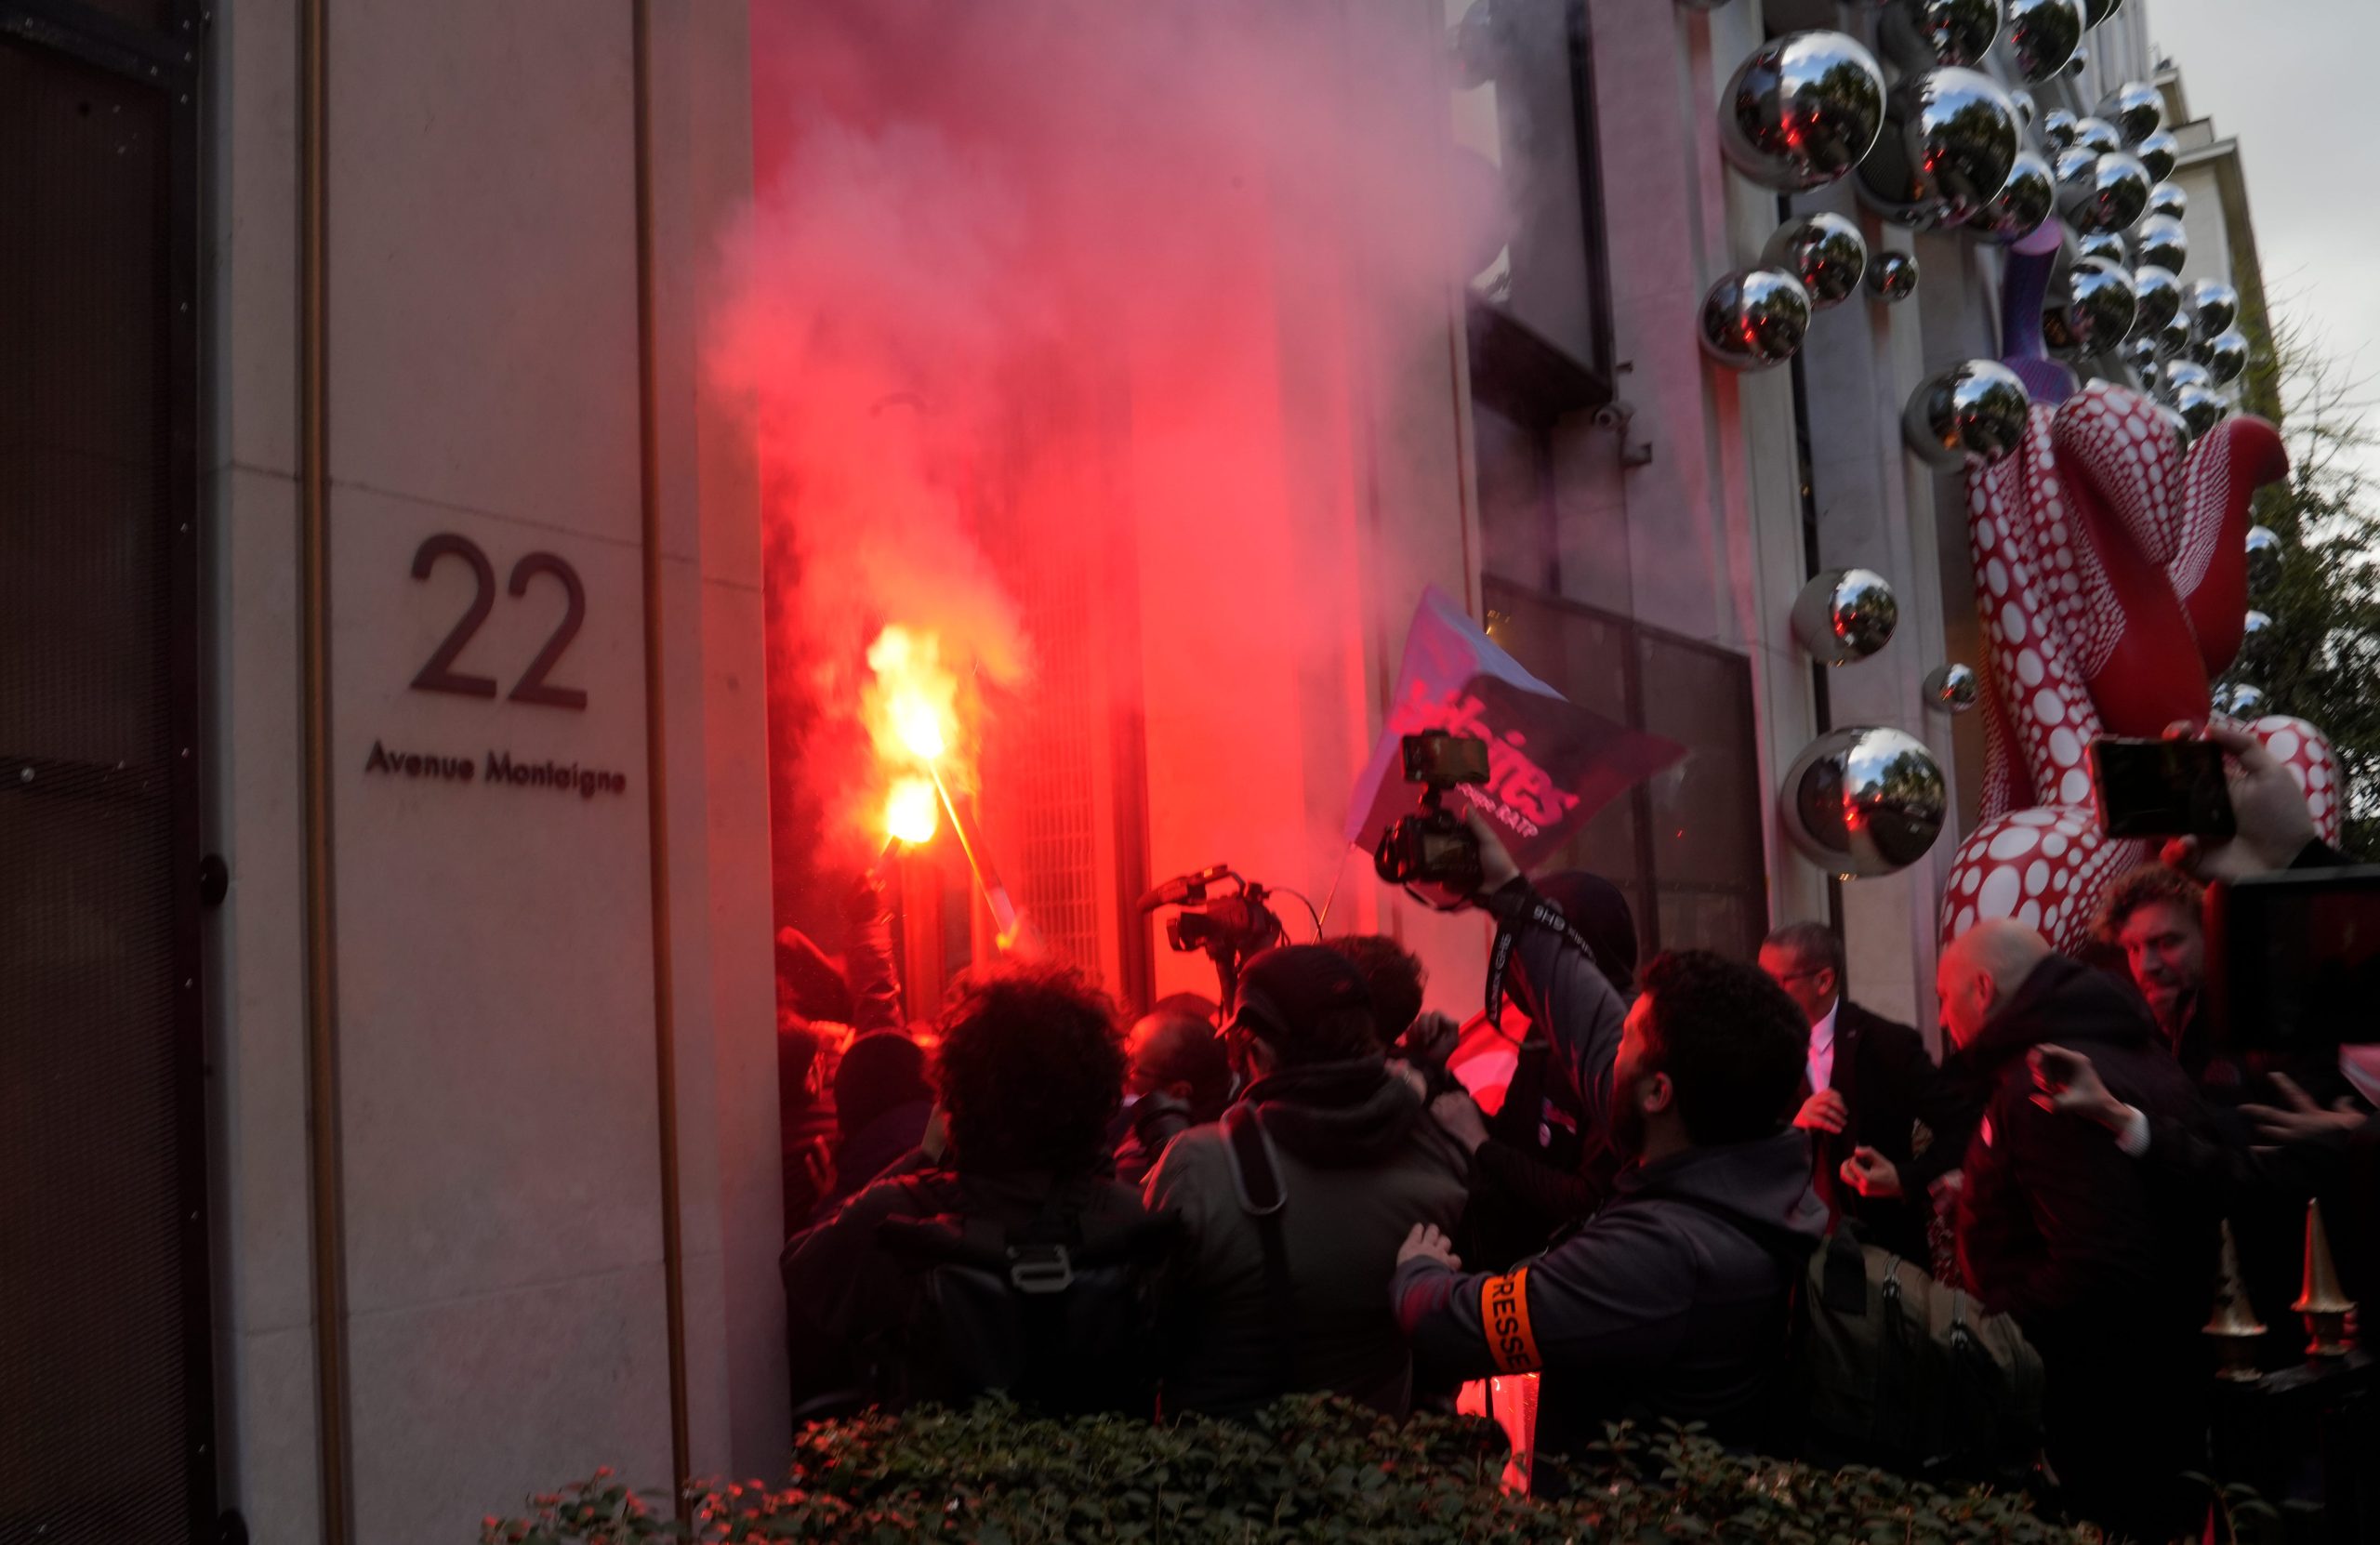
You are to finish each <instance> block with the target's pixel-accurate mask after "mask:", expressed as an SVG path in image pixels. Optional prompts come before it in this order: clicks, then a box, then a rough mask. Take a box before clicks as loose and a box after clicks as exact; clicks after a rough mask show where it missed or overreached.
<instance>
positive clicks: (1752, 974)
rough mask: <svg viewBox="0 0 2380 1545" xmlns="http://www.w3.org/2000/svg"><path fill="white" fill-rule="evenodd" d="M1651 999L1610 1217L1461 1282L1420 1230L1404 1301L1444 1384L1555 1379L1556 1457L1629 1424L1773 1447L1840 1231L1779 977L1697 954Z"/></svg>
mask: <svg viewBox="0 0 2380 1545" xmlns="http://www.w3.org/2000/svg"><path fill="white" fill-rule="evenodd" d="M1639 985H1640V989H1641V992H1640V996H1639V997H1637V999H1636V1001H1635V1003H1634V1005H1633V1007H1632V1008H1631V1009H1630V1010H1628V1015H1627V1019H1626V1022H1625V1024H1624V1026H1623V1028H1622V1031H1621V1035H1620V1048H1619V1051H1618V1055H1617V1057H1616V1059H1615V1061H1614V1063H1613V1066H1612V1068H1611V1072H1610V1076H1609V1083H1608V1088H1609V1090H1610V1093H1609V1097H1608V1098H1609V1115H1608V1130H1609V1133H1610V1136H1611V1140H1612V1142H1614V1144H1615V1145H1616V1146H1617V1147H1619V1148H1620V1150H1621V1151H1622V1152H1623V1153H1624V1154H1625V1155H1627V1156H1628V1158H1629V1160H1630V1162H1629V1164H1628V1165H1627V1167H1626V1168H1625V1169H1622V1170H1621V1171H1620V1176H1619V1178H1618V1180H1617V1181H1616V1182H1614V1186H1613V1195H1612V1197H1611V1200H1610V1201H1609V1202H1608V1203H1607V1205H1606V1206H1605V1207H1604V1208H1603V1209H1602V1210H1601V1211H1599V1212H1597V1213H1596V1214H1595V1215H1594V1216H1593V1218H1591V1219H1589V1220H1588V1221H1586V1222H1585V1223H1583V1224H1581V1225H1580V1226H1579V1227H1578V1229H1577V1230H1576V1232H1574V1233H1571V1234H1570V1235H1567V1237H1564V1238H1562V1239H1560V1240H1558V1241H1557V1242H1556V1243H1555V1244H1554V1246H1553V1248H1550V1249H1548V1250H1547V1251H1546V1252H1545V1253H1544V1254H1543V1255H1540V1256H1538V1257H1536V1258H1534V1259H1533V1260H1530V1261H1524V1262H1523V1263H1522V1264H1520V1265H1519V1266H1517V1267H1515V1268H1514V1270H1513V1271H1512V1272H1510V1273H1508V1274H1497V1275H1478V1274H1474V1275H1468V1276H1466V1275H1464V1274H1462V1272H1461V1261H1460V1260H1458V1259H1457V1258H1456V1256H1455V1254H1454V1252H1453V1248H1452V1247H1451V1246H1450V1244H1449V1243H1448V1240H1447V1237H1446V1236H1445V1235H1443V1234H1442V1233H1441V1232H1440V1231H1439V1230H1437V1229H1436V1228H1435V1227H1431V1226H1428V1225H1425V1224H1416V1225H1415V1226H1414V1228H1413V1229H1412V1231H1411V1233H1410V1234H1409V1235H1408V1237H1407V1239H1406V1243H1405V1247H1404V1248H1403V1250H1402V1251H1401V1252H1400V1253H1399V1256H1398V1265H1397V1272H1396V1276H1395V1282H1394V1283H1393V1285H1392V1287H1391V1298H1392V1300H1393V1301H1394V1302H1395V1307H1396V1314H1397V1317H1398V1320H1399V1321H1400V1323H1402V1325H1403V1326H1404V1327H1405V1331H1406V1334H1407V1335H1408V1337H1410V1338H1411V1340H1412V1342H1413V1348H1414V1354H1415V1356H1416V1358H1417V1360H1418V1361H1419V1362H1420V1364H1421V1366H1422V1367H1423V1368H1425V1369H1427V1370H1429V1371H1431V1372H1433V1373H1435V1374H1436V1375H1438V1376H1440V1377H1443V1378H1454V1379H1476V1378H1482V1377H1485V1376H1487V1375H1489V1374H1495V1373H1522V1372H1527V1371H1530V1370H1532V1369H1542V1370H1544V1376H1545V1377H1544V1382H1543V1384H1542V1387H1541V1388H1540V1395H1539V1404H1538V1419H1537V1420H1538V1425H1537V1442H1538V1447H1539V1449H1540V1451H1541V1452H1546V1453H1556V1454H1561V1453H1569V1454H1575V1453H1578V1452H1580V1450H1582V1449H1583V1447H1584V1446H1586V1445H1587V1444H1590V1443H1592V1442H1594V1441H1596V1440H1597V1439H1599V1438H1601V1437H1602V1436H1603V1433H1604V1429H1605V1424H1606V1423H1607V1422H1612V1421H1618V1420H1636V1421H1639V1422H1651V1421H1655V1420H1673V1421H1680V1422H1701V1423H1704V1424H1705V1425H1706V1426H1707V1427H1708V1429H1709V1431H1710V1432H1711V1433H1712V1435H1713V1436H1714V1437H1716V1438H1718V1439H1719V1440H1720V1441H1722V1442H1724V1443H1729V1444H1735V1445H1739V1446H1768V1445H1771V1444H1773V1443H1774V1442H1775V1441H1776V1440H1777V1438H1778V1427H1777V1425H1776V1423H1777V1421H1778V1418H1779V1415H1780V1413H1778V1411H1777V1410H1776V1408H1775V1407H1776V1405H1777V1401H1776V1399H1775V1396H1776V1395H1777V1393H1778V1382H1779V1380H1778V1375H1779V1374H1780V1372H1781V1371H1782V1365H1783V1362H1784V1358H1785V1354H1786V1351H1787V1344H1788V1342H1787V1338H1788V1332H1789V1327H1790V1307H1791V1303H1792V1290H1793V1287H1794V1286H1795V1285H1796V1284H1797V1283H1798V1282H1800V1281H1801V1279H1802V1275H1803V1272H1804V1270H1805V1267H1806V1264H1807V1261H1808V1258H1809V1255H1810V1252H1811V1251H1812V1250H1813V1249H1815V1248H1817V1246H1818V1241H1819V1240H1820V1238H1821V1237H1823V1235H1824V1234H1825V1231H1826V1223H1827V1212H1826V1208H1825V1206H1824V1205H1823V1204H1822V1203H1820V1202H1819V1200H1818V1195H1817V1194H1816V1193H1815V1192H1814V1191H1812V1189H1811V1187H1810V1156H1809V1147H1808V1144H1807V1143H1806V1142H1805V1140H1804V1138H1803V1136H1802V1134H1801V1133H1800V1132H1799V1131H1796V1130H1795V1129H1792V1127H1791V1126H1790V1125H1789V1118H1790V1117H1791V1116H1792V1110H1793V1107H1794V1104H1795V1100H1794V1096H1795V1094H1796V1093H1797V1092H1798V1090H1799V1088H1800V1085H1801V1080H1802V1074H1803V1064H1804V1062H1805V1058H1806V1056H1807V1054H1808V1050H1809V1024H1808V1022H1807V1021H1806V1020H1805V1018H1804V1016H1803V1014H1802V1012H1801V1010H1798V1009H1797V1008H1795V1007H1794V1005H1793V1000H1792V998H1790V997H1787V996H1786V995H1785V992H1784V989H1782V988H1781V987H1779V986H1778V985H1777V984H1776V983H1774V982H1772V981H1770V980H1769V979H1768V978H1767V977H1766V976H1765V975H1763V974H1762V973H1761V972H1759V971H1755V970H1754V969H1752V967H1750V966H1746V965H1742V964H1739V963H1738V962H1736V961H1732V960H1728V959H1726V958H1723V957H1719V956H1716V955H1712V954H1709V953H1707V952H1703V951H1699V950H1689V951H1686V952H1684V953H1681V954H1673V955H1663V956H1660V957H1656V958H1655V959H1654V960H1653V961H1652V962H1651V963H1650V964H1649V965H1647V966H1646V968H1645V971H1644V974H1643V977H1642V979H1641V982H1640V984H1639ZM1772 1451H1773V1450H1772Z"/></svg>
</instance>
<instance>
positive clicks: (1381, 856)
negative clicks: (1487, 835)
mask: <svg viewBox="0 0 2380 1545" xmlns="http://www.w3.org/2000/svg"><path fill="white" fill-rule="evenodd" d="M1402 749H1403V752H1404V758H1405V781H1406V782H1407V783H1408V784H1420V785H1421V809H1420V810H1419V811H1416V812H1414V813H1413V814H1411V815H1407V816H1403V817H1400V818H1399V819H1398V820H1397V822H1396V824H1395V825H1392V826H1390V827H1389V828H1388V830H1386V831H1385V832H1382V834H1381V839H1380V847H1379V849H1378V850H1377V851H1376V852H1374V853H1373V854H1372V867H1373V868H1374V869H1375V870H1377V871H1378V872H1379V874H1380V878H1382V879H1384V880H1386V881H1387V882H1388V883H1389V884H1391V885H1438V886H1443V887H1445V888H1446V889H1447V890H1449V891H1454V892H1455V893H1457V894H1458V895H1462V896H1469V895H1471V894H1472V893H1473V892H1474V891H1477V890H1478V889H1479V884H1480V879H1481V870H1480V866H1479V842H1478V839H1475V838H1474V837H1473V836H1472V835H1471V831H1470V828H1469V827H1467V826H1465V825H1463V824H1462V817H1461V815H1458V814H1457V813H1455V812H1453V811H1450V810H1448V809H1447V808H1446V803H1445V801H1446V797H1447V795H1448V792H1449V791H1451V790H1453V789H1456V788H1460V787H1461V786H1464V785H1466V784H1468V785H1481V784H1485V783H1486V782H1487V781H1488V743H1487V742H1486V741H1484V740H1477V739H1474V738H1473V737H1471V736H1469V735H1457V734H1453V733H1448V731H1445V730H1425V731H1423V732H1422V733H1420V734H1418V735H1407V736H1406V737H1405V739H1404V741H1403V743H1402Z"/></svg>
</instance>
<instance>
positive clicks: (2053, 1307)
mask: <svg viewBox="0 0 2380 1545" xmlns="http://www.w3.org/2000/svg"><path fill="white" fill-rule="evenodd" d="M2045 1041H2046V1042H2052V1043H2055V1044H2056V1045H2059V1046H2065V1047H2069V1048H2071V1049H2073V1050H2076V1051H2080V1052H2082V1053H2083V1054H2084V1055H2086V1056H2088V1057H2089V1058H2090V1059H2091V1061H2092V1063H2093V1064H2094V1065H2095V1066H2096V1068H2097V1069H2098V1072H2099V1076H2100V1077H2101V1078H2102V1079H2103V1080H2105V1082H2106V1083H2107V1086H2108V1088H2109V1089H2111V1090H2113V1091H2114V1093H2115V1095H2116V1097H2117V1098H2118V1099H2120V1100H2122V1101H2123V1102H2124V1103H2126V1104H2130V1105H2134V1106H2136V1107H2138V1108H2139V1109H2141V1110H2143V1111H2145V1112H2147V1113H2148V1114H2149V1116H2150V1118H2151V1119H2152V1120H2153V1119H2155V1118H2157V1117H2160V1116H2163V1117H2169V1118H2171V1119H2173V1120H2175V1121H2177V1122H2180V1123H2182V1124H2183V1125H2184V1126H2185V1127H2186V1128H2187V1129H2189V1130H2191V1131H2194V1132H2197V1133H2199V1134H2200V1135H2202V1136H2203V1137H2206V1138H2208V1139H2210V1140H2212V1139H2213V1137H2214V1135H2215V1129H2214V1124H2213V1120H2212V1117H2211V1116H2210V1115H2209V1113H2208V1112H2207V1110H2206V1107H2205V1105H2204V1103H2202V1101H2201V1100H2200V1098H2199V1095H2198V1091H2197V1089H2195V1088H2194V1087H2193V1086H2192V1085H2191V1082H2190V1079H2189V1076H2188V1074H2187V1073H2185V1072H2183V1070H2182V1066H2181V1064H2180V1063H2177V1062H2175V1060H2174V1056H2173V1053H2172V1052H2171V1051H2170V1050H2167V1048H2166V1045H2165V1042H2164V1039H2163V1037H2162V1036H2161V1035H2160V1034H2159V1033H2158V1030H2157V1025H2156V1023H2155V1022H2154V1021H2153V1020H2151V1019H2150V1018H2149V1015H2148V1013H2147V1012H2146V1010H2143V1009H2142V1008H2141V1006H2140V1004H2139V1002H2138V1000H2137V999H2136V998H2135V997H2132V996H2131V995H2130V994H2128V993H2127V992H2126V991H2125V990H2124V989H2123V988H2122V987H2120V986H2118V985H2117V984H2115V983H2113V982H2110V981H2109V980H2108V979H2107V977H2105V976H2104V975H2102V974H2101V973H2099V972H2097V971H2093V970H2092V969H2091V968H2089V967H2088V966H2084V965H2082V964H2080V963H2079V962H2077V961H2073V960H2069V959H2067V958H2065V957H2062V956H2052V957H2050V958H2048V959H2046V960H2044V961H2043V962H2042V963H2041V964H2040V965H2039V966H2037V967H2035V968H2034V969H2033V971H2032V974H2031V975H2030V976H2028V977H2026V978H2025V981H2024V984H2023V985H2021V986H2019V987H2018V988H2017V989H2016V993H2015V994H2014V995H2013V996H2012V997H2010V999H2009V1000H2008V1002H2007V1003H2006V1004H2005V1005H2004V1006H2003V1007H2002V1008H2001V1009H2000V1010H1999V1011H1998V1012H1996V1013H1994V1014H1993V1015H1992V1016H1991V1018H1990V1021H1989V1022H1988V1023H1986V1024H1985V1025H1984V1027H1983V1030H1982V1033H1981V1034H1979V1035H1978V1036H1977V1037H1976V1038H1975V1040H1974V1041H1973V1042H1972V1043H1971V1044H1969V1045H1968V1046H1967V1047H1966V1048H1965V1050H1964V1055H1965V1059H1966V1065H1967V1067H1968V1069H1969V1071H1970V1072H1971V1073H1972V1074H1973V1075H1974V1076H1977V1077H1979V1078H1981V1079H1982V1080H1984V1082H1985V1085H1986V1087H1987V1088H1988V1089H1989V1090H1990V1096H1989V1102H1988V1103H1987V1105H1986V1108H1985V1114H1984V1117H1983V1120H1982V1123H1981V1125H1980V1126H1978V1128H1977V1130H1976V1135H1975V1138H1974V1141H1973V1142H1970V1143H1969V1144H1968V1147H1967V1155H1966V1166H1965V1168H1966V1177H1967V1178H1966V1186H1965V1189H1964V1192H1963V1194H1962V1195H1961V1198H1960V1204H1959V1260H1960V1264H1961V1267H1962V1269H1963V1270H1964V1274H1965V1275H1966V1277H1967V1280H1968V1284H1969V1286H1970V1287H1973V1288H1974V1289H1975V1292H1976V1295H1977V1297H1978V1298H1980V1299H1981V1300H1982V1301H1983V1302H1984V1304H1985V1305H1986V1306H1987V1307H1988V1308H1990V1310H1992V1311H1993V1312H1994V1313H1996V1314H2014V1315H2015V1316H2016V1321H2017V1323H2018V1324H2019V1325H2021V1326H2023V1327H2024V1328H2025V1334H2026V1335H2027V1336H2029V1337H2030V1338H2031V1339H2032V1340H2033V1342H2034V1344H2035V1345H2037V1346H2039V1347H2040V1348H2041V1349H2042V1354H2043V1358H2044V1359H2046V1360H2048V1361H2049V1362H2050V1363H2051V1365H2052V1367H2051V1378H2052V1380H2053V1381H2055V1380H2056V1361H2057V1359H2058V1358H2059V1356H2060V1354H2061V1353H2065V1354H2069V1355H2076V1356H2080V1355H2084V1354H2089V1355H2091V1356H2094V1357H2096V1356H2099V1355H2102V1354H2112V1353H2113V1351H2114V1349H2115V1346H2116V1343H2118V1342H2122V1343H2124V1344H2127V1345H2130V1344H2134V1343H2135V1342H2137V1343H2139V1344H2143V1345H2150V1346H2154V1345H2160V1344H2165V1345H2170V1344H2173V1343H2172V1341H2171V1339H2172V1338H2175V1337H2180V1338H2182V1339H2183V1340H2182V1341H2181V1343H2180V1344H2185V1345H2195V1344H2196V1336H2197V1332H2198V1328H2199V1327H2200V1326H2202V1325H2203V1324H2204V1323H2205V1321H2206V1314H2207V1308H2208V1304H2209V1302H2210V1301H2211V1300H2212V1297H2213V1293H2214V1275H2215V1246H2216V1227H2217V1224H2216V1219H2215V1212H2214V1209H2213V1208H2212V1207H2211V1206H2208V1205H2206V1202H2205V1201H2204V1200H2203V1199H2202V1198H2194V1197H2191V1196H2189V1195H2185V1194H2180V1193H2176V1192H2175V1191H2174V1190H2173V1189H2172V1188H2159V1187H2155V1186H2152V1185H2151V1184H2150V1183H2149V1181H2148V1179H2147V1178H2146V1177H2144V1175H2143V1174H2142V1172H2141V1169H2140V1167H2139V1166H2137V1165H2135V1164H2134V1163H2133V1161H2132V1160H2130V1159H2128V1158H2126V1157H2125V1156H2124V1155H2123V1154H2122V1152H2121V1151H2120V1150H2118V1149H2117V1147H2116V1145H2115V1144H2114V1143H2112V1142H2109V1141H2108V1139H2107V1134H2106V1133H2105V1132H2102V1131H2100V1130H2099V1129H2097V1128H2096V1127H2094V1126H2091V1125H2090V1124H2089V1123H2087V1122H2082V1121H2077V1120H2075V1119H2074V1118H2072V1117H2071V1116H2057V1115H2053V1114H2051V1113H2049V1112H2046V1111H2043V1110H2042V1109H2041V1108H2040V1107H2039V1106H2037V1105H2035V1104H2034V1103H2033V1099H2032V1095H2033V1079H2032V1073H2031V1070H2030V1068H2029V1067H2028V1066H2027V1065H2026V1060H2025V1053H2026V1052H2027V1051H2028V1050H2030V1049H2031V1048H2033V1047H2035V1046H2038V1045H2041V1044H2042V1043H2043V1042H2045Z"/></svg>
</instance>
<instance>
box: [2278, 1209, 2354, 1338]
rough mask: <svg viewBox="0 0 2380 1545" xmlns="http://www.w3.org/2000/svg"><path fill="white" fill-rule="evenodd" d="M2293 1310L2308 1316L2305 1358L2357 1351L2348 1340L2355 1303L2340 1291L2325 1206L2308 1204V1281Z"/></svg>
mask: <svg viewBox="0 0 2380 1545" xmlns="http://www.w3.org/2000/svg"><path fill="white" fill-rule="evenodd" d="M2290 1307H2291V1308H2292V1309H2294V1310H2295V1311H2297V1313H2298V1314H2302V1315H2304V1316H2305V1317H2306V1355H2307V1356H2308V1357H2344V1356H2346V1355H2347V1354H2348V1353H2350V1352H2352V1351H2354V1350H2355V1343H2354V1342H2353V1341H2351V1340H2347V1312H2348V1311H2349V1310H2351V1309H2353V1308H2354V1307H2355V1301H2354V1300H2353V1299H2350V1298H2348V1297H2347V1294H2346V1293H2344V1292H2342V1291H2341V1290H2340V1288H2339V1269H2338V1268H2337V1267H2336V1266H2334V1265H2333V1264H2332V1263H2331V1235H2330V1232H2329V1231H2328V1230H2326V1229H2324V1228H2323V1227H2322V1204H2321V1201H2320V1200H2319V1199H2318V1200H2315V1201H2310V1202H2307V1204H2306V1282H2305V1287H2304V1290H2303V1291H2302V1292H2300V1293H2299V1294H2298V1295H2297V1301H2296V1302H2295V1303H2293V1304H2291V1305H2290Z"/></svg>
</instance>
